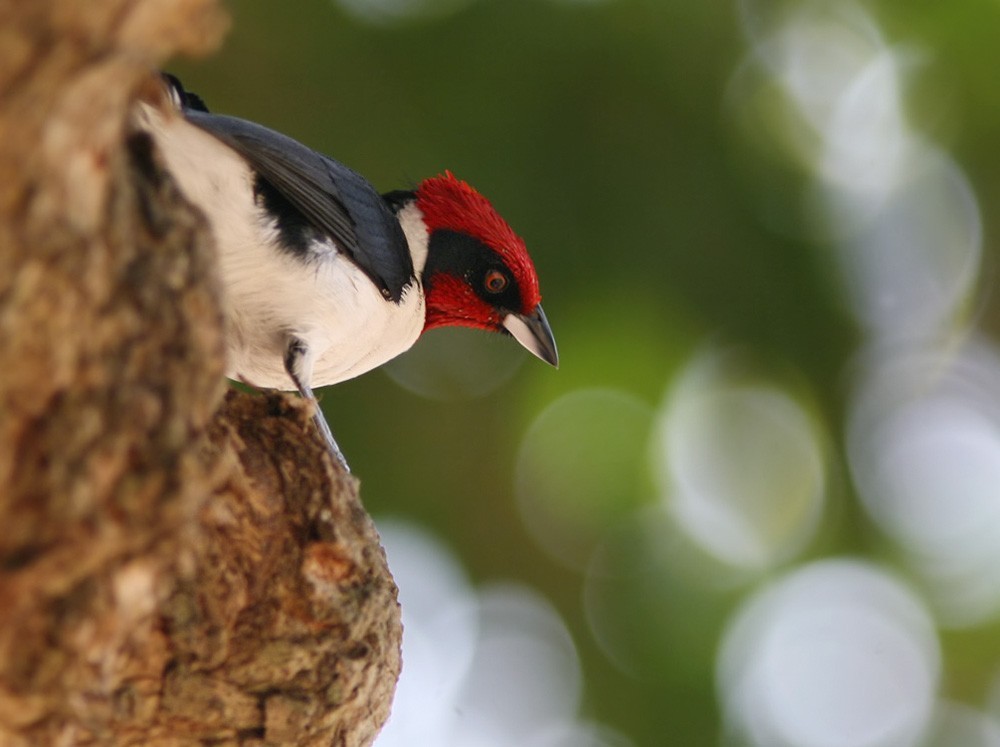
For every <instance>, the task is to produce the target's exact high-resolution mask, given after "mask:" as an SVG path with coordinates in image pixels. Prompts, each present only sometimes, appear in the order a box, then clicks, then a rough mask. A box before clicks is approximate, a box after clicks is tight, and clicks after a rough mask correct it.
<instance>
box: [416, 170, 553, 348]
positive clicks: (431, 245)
mask: <svg viewBox="0 0 1000 747" xmlns="http://www.w3.org/2000/svg"><path fill="white" fill-rule="evenodd" d="M416 201H417V207H418V208H419V209H420V211H421V213H422V214H423V218H424V223H425V224H426V226H427V233H428V250H427V263H426V265H425V267H424V273H423V282H424V291H425V297H426V303H427V318H426V322H425V326H424V329H425V330H427V329H432V328H434V327H442V326H463V327H475V328H478V329H486V330H491V331H506V332H509V333H510V334H512V335H513V336H514V337H515V338H517V340H518V341H519V342H520V343H521V344H522V345H524V346H525V347H526V348H528V349H529V350H530V351H531V352H533V353H534V354H535V355H537V356H539V357H540V358H542V359H543V360H546V361H548V362H549V363H552V364H553V365H555V364H556V362H557V355H556V351H555V342H554V340H553V339H552V332H551V330H550V329H549V327H548V323H547V322H546V321H545V315H544V314H543V313H542V310H541V294H540V292H539V290H538V274H537V273H536V272H535V265H534V263H533V262H532V261H531V257H529V256H528V250H527V248H526V247H525V245H524V240H523V239H521V237H520V236H518V235H517V234H516V233H514V230H513V229H512V228H511V227H510V226H509V225H508V224H507V221H505V220H504V219H503V218H501V217H500V215H499V214H498V213H497V212H496V210H494V209H493V206H492V205H491V204H490V203H489V201H488V200H487V199H486V198H485V197H483V196H482V195H481V194H479V192H477V191H476V190H475V189H473V188H472V187H470V186H469V185H468V184H467V183H466V182H464V181H461V180H460V179H456V178H455V177H454V176H453V175H452V174H451V172H449V171H446V172H445V173H444V174H443V175H442V176H435V177H432V178H430V179H426V180H424V181H423V182H422V183H421V184H420V186H419V187H418V189H417V191H416Z"/></svg>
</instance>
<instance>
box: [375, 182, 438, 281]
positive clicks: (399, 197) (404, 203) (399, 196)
mask: <svg viewBox="0 0 1000 747" xmlns="http://www.w3.org/2000/svg"><path fill="white" fill-rule="evenodd" d="M383 197H384V199H385V200H386V202H388V203H389V206H390V207H391V208H392V209H393V210H394V211H395V213H396V218H397V219H398V220H399V225H400V226H401V227H402V229H403V235H404V236H406V244H407V246H408V247H409V248H410V257H411V258H412V259H413V272H414V274H415V275H416V277H417V280H419V281H420V282H421V283H423V275H424V268H425V267H426V266H427V246H428V242H429V237H428V235H427V224H426V223H424V214H423V212H421V210H420V208H419V207H418V206H417V196H416V193H415V192H390V193H389V194H387V195H383Z"/></svg>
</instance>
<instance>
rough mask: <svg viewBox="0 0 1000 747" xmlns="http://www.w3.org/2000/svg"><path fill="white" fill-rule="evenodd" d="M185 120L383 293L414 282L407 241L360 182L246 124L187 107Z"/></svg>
mask: <svg viewBox="0 0 1000 747" xmlns="http://www.w3.org/2000/svg"><path fill="white" fill-rule="evenodd" d="M181 90H182V91H183V89H181ZM185 96H191V94H187V93H186V92H185ZM182 100H184V101H185V103H189V102H188V100H187V99H182ZM198 101H199V102H200V99H198ZM202 106H203V105H202ZM184 116H185V117H186V118H187V120H188V121H189V122H191V123H192V124H194V125H196V126H197V127H200V128H201V129H203V130H205V131H206V132H208V133H210V134H212V135H214V136H215V137H217V138H218V139H219V140H221V141H222V142H223V143H225V144H226V145H228V146H229V147H231V148H232V149H233V150H235V151H236V152H237V153H239V154H240V155H241V156H243V158H245V159H246V160H247V162H248V163H249V164H250V165H251V166H252V167H253V168H254V170H256V171H257V172H258V173H259V174H260V175H261V177H263V178H264V179H265V180H266V181H267V182H268V183H269V184H270V185H271V186H272V187H273V188H274V189H275V190H277V192H278V193H279V194H280V195H281V196H282V197H284V198H285V199H286V200H287V201H288V202H289V203H290V204H291V205H292V206H293V207H294V208H295V209H296V210H298V211H299V212H301V213H302V215H303V217H304V218H305V219H306V220H307V221H308V222H309V224H310V225H312V226H313V227H314V228H316V229H317V230H318V231H320V232H321V233H323V234H325V235H327V236H329V237H330V238H331V239H333V240H334V241H335V242H336V244H337V246H338V247H340V248H341V249H342V250H343V251H344V252H346V253H347V254H348V255H349V256H350V257H351V259H353V260H354V262H355V263H356V264H357V265H358V267H360V268H361V269H362V270H363V271H364V272H365V274H366V275H368V277H370V278H371V280H372V282H373V283H375V285H377V286H378V288H379V289H380V290H381V291H382V295H384V296H385V297H386V298H389V299H392V300H393V301H399V300H400V298H401V297H402V295H403V288H404V286H406V285H407V284H408V283H409V282H410V281H411V280H412V279H413V260H412V258H411V257H410V250H409V248H408V246H407V243H406V236H405V235H404V234H403V229H402V227H401V226H400V225H399V220H398V219H397V218H396V216H395V214H394V213H393V211H392V209H391V208H390V207H389V205H388V204H387V203H386V202H385V200H383V199H382V196H381V195H379V193H378V192H377V191H376V190H375V188H374V187H373V186H372V185H371V184H369V183H368V181H367V180H366V179H365V178H364V177H362V176H361V175H360V174H358V173H357V172H355V171H353V170H352V169H349V168H348V167H347V166H344V165H343V164H342V163H338V162H337V161H334V160H333V159H332V158H327V157H326V156H324V155H323V154H321V153H317V152H316V151H314V150H312V149H311V148H308V147H306V146H305V145H302V143H299V142H298V141H296V140H293V139H292V138H290V137H288V136H287V135H282V134H281V133H280V132H275V131H274V130H271V129H268V128H267V127H264V126H262V125H259V124H255V123H253V122H248V121H247V120H245V119H238V118H236V117H227V116H223V115H218V114H209V113H208V112H207V111H202V110H199V109H197V108H194V107H191V106H185V107H184Z"/></svg>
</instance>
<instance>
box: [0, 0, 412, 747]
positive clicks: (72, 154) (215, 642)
mask: <svg viewBox="0 0 1000 747" xmlns="http://www.w3.org/2000/svg"><path fill="white" fill-rule="evenodd" d="M225 23H226V21H225V18H224V17H223V16H222V15H221V13H220V11H219V10H218V9H217V8H216V6H215V3H214V0H87V2H81V1H80V0H30V2H29V1H26V0H0V745H4V746H6V745H18V746H19V745H47V744H59V745H74V744H79V745H87V744H122V745H125V744H135V745H187V744H212V745H229V744H232V745H236V744H240V745H265V744H267V745H270V744H295V745H314V744H315V745H319V744H322V745H329V744H334V745H364V744H369V743H370V742H371V741H372V740H373V739H374V737H375V734H376V733H377V731H378V729H379V727H380V726H381V724H382V722H383V721H384V720H385V718H386V717H387V714H388V709H389V703H390V700H391V696H392V692H393V690H394V687H395V681H396V677H397V675H398V672H399V665H400V664H399V640H400V622H399V610H398V606H397V604H396V589H395V586H394V584H393V582H392V578H391V576H390V575H389V572H388V569H387V567H386V564H385V557H384V554H383V553H382V551H381V548H380V546H379V544H378V537H377V535H376V533H375V530H374V528H373V526H372V523H371V521H370V519H369V518H368V517H367V515H366V514H365V513H364V511H363V509H362V507H361V504H360V502H359V500H358V496H357V490H356V484H355V483H354V481H353V480H352V479H351V478H349V477H348V476H345V475H344V474H342V473H341V472H340V471H339V470H338V468H337V467H335V466H334V464H333V463H332V461H331V459H330V458H329V456H328V454H327V453H326V451H325V448H324V446H323V442H322V440H321V439H320V438H319V437H318V435H317V434H316V433H315V432H314V429H313V427H312V426H311V424H310V422H309V420H308V412H307V411H306V407H305V406H304V404H303V403H301V402H300V401H297V400H295V399H294V398H292V397H290V396H286V395H277V394H267V395H265V394H243V393H237V392H235V391H229V392H228V393H227V392H226V384H225V380H224V378H223V376H222V373H223V342H222V324H221V319H220V312H219V305H218V293H217V289H216V283H217V281H216V278H215V275H214V273H215V266H214V260H213V249H212V246H211V244H210V242H209V241H208V239H207V234H206V232H205V230H204V226H203V223H202V220H201V219H200V217H199V215H198V214H197V212H196V211H195V210H193V209H192V208H191V206H189V205H187V204H186V203H185V202H184V201H183V199H182V198H181V197H180V195H179V193H178V192H177V191H176V188H175V187H174V185H173V183H172V181H171V180H170V178H169V176H168V175H167V174H165V173H164V172H163V170H162V168H161V166H160V162H159V161H158V160H157V156H156V154H155V153H154V152H153V151H152V149H151V147H150V144H149V142H148V141H147V140H146V139H144V138H143V137H141V136H136V135H134V134H130V132H129V130H128V124H127V122H128V120H127V112H128V108H129V105H130V103H131V101H132V100H133V99H134V97H135V96H136V95H137V94H140V93H145V94H147V95H152V87H151V84H150V80H151V73H150V71H151V70H152V69H154V68H155V67H156V66H157V65H158V64H160V63H161V62H162V61H163V60H164V59H165V58H166V57H167V56H168V55H170V54H173V53H175V52H184V53H189V54H199V53H204V52H206V51H208V50H209V49H210V48H211V47H213V46H214V45H215V44H217V43H218V41H219V39H220V38H221V35H222V32H223V30H224V27H225ZM144 87H145V88H144Z"/></svg>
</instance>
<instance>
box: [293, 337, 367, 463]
mask: <svg viewBox="0 0 1000 747" xmlns="http://www.w3.org/2000/svg"><path fill="white" fill-rule="evenodd" d="M285 370H286V371H287V372H288V375H289V376H290V377H291V378H292V381H293V382H295V388H296V389H298V390H299V394H301V395H302V396H303V397H305V398H306V399H307V400H309V401H310V402H312V404H313V408H314V409H313V420H314V421H315V422H316V427H317V428H319V430H320V433H322V434H323V437H324V438H326V443H327V445H328V446H329V447H330V452H331V453H332V454H333V456H334V458H335V459H336V460H337V461H338V462H340V464H341V466H342V467H343V468H344V471H346V472H350V471H351V468H350V467H349V466H348V464H347V460H346V459H344V454H343V452H342V451H341V450H340V447H339V446H337V440H336V439H335V438H334V437H333V433H332V432H331V431H330V426H329V425H328V424H327V422H326V418H324V417H323V410H321V409H320V406H319V402H317V401H316V395H315V394H313V390H312V388H311V387H310V386H309V379H310V378H311V375H312V356H311V354H310V350H309V346H308V345H306V343H305V342H304V341H303V340H301V339H299V338H298V337H295V336H292V337H290V338H289V339H288V346H287V347H286V348H285Z"/></svg>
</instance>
